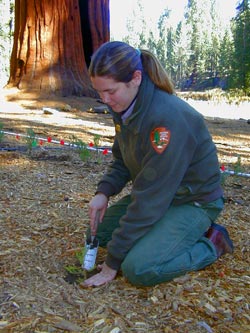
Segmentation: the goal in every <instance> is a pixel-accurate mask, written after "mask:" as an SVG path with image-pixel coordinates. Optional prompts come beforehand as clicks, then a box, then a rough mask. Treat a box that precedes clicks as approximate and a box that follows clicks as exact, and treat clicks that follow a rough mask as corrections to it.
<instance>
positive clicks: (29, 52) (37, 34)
mask: <svg viewBox="0 0 250 333" xmlns="http://www.w3.org/2000/svg"><path fill="white" fill-rule="evenodd" d="M79 1H80V3H81V1H83V0H79ZM83 2H84V3H85V4H86V6H85V7H82V8H81V12H82V13H84V12H85V13H86V12H87V16H86V15H85V16H83V15H82V16H80V10H79V3H78V0H35V1H29V0H16V1H15V34H14V44H13V49H12V55H11V61H10V78H9V82H8V85H9V86H16V87H18V88H19V89H23V90H30V91H34V90H36V91H37V92H38V93H39V94H42V93H47V94H48V93H54V94H57V95H62V96H69V95H78V96H83V95H85V96H92V97H94V96H95V92H94V91H93V89H92V88H91V84H90V79H89V76H88V72H87V64H86V60H85V53H84V47H85V45H84V43H85V42H86V49H88V50H90V51H89V52H93V51H94V50H95V49H96V48H97V47H99V46H100V45H101V44H102V43H103V42H106V41H107V40H108V39H109V0H97V1H93V0H84V1H83ZM93 3H95V6H94V7H93ZM90 4H91V5H90ZM91 11H93V12H91ZM96 13H97V15H96ZM84 17H85V18H86V17H88V18H89V19H88V20H86V22H84ZM81 18H82V22H81ZM93 19H95V20H96V21H95V22H93ZM85 23H86V25H85ZM94 26H96V28H95V29H93V27H94ZM83 29H86V31H89V33H90V36H89V38H86V40H83V38H82V37H83V36H86V35H87V34H84V31H83ZM92 35H93V38H92ZM96 36H98V37H96ZM98 41H99V42H98ZM89 44H91V45H89Z"/></svg>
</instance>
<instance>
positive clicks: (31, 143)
mask: <svg viewBox="0 0 250 333" xmlns="http://www.w3.org/2000/svg"><path fill="white" fill-rule="evenodd" d="M26 144H27V146H28V153H29V154H31V150H32V148H33V147H36V145H37V142H36V135H35V132H34V131H33V129H32V128H28V129H27V136H26Z"/></svg>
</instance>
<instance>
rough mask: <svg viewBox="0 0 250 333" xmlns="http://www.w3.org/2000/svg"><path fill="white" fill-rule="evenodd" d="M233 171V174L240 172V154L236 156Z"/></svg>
mask: <svg viewBox="0 0 250 333" xmlns="http://www.w3.org/2000/svg"><path fill="white" fill-rule="evenodd" d="M234 172H235V174H237V173H240V172H242V165H241V157H240V155H238V156H237V161H236V162H235V163H234Z"/></svg>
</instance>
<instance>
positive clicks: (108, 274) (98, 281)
mask: <svg viewBox="0 0 250 333" xmlns="http://www.w3.org/2000/svg"><path fill="white" fill-rule="evenodd" d="M98 268H99V269H101V271H100V273H98V274H96V275H93V276H91V277H90V278H89V279H87V280H85V281H84V282H83V283H82V285H83V287H98V286H101V285H103V284H105V283H107V282H110V281H112V280H114V278H115V277H116V274H117V271H116V270H114V269H112V268H110V267H109V266H107V265H106V264H105V262H104V263H103V264H102V265H99V266H98Z"/></svg>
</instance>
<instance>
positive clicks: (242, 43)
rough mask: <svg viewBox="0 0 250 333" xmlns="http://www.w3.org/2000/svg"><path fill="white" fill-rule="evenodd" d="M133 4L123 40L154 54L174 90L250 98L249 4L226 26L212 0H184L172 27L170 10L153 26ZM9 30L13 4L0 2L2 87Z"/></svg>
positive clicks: (242, 5) (242, 3)
mask: <svg viewBox="0 0 250 333" xmlns="http://www.w3.org/2000/svg"><path fill="white" fill-rule="evenodd" d="M137 6H138V10H137V11H136V13H134V15H133V16H132V17H130V18H128V20H127V31H128V33H127V36H125V37H124V38H123V39H124V40H125V41H127V42H129V43H131V44H132V45H134V46H137V47H141V48H148V49H150V50H151V51H153V52H154V53H155V54H156V55H157V56H158V57H159V59H160V60H161V62H162V63H163V65H164V66H165V67H166V69H167V70H168V73H169V74H170V75H171V78H172V80H173V81H174V82H175V85H176V87H177V88H178V89H180V90H205V89H208V88H214V87H219V88H222V89H224V90H225V89H236V88H237V89H241V90H243V92H244V94H247V95H249V94H250V1H249V0H240V1H239V2H238V5H237V8H236V15H235V17H233V18H232V20H231V22H230V25H227V26H226V27H225V26H223V24H222V22H221V18H220V17H219V16H218V13H217V9H216V8H217V0H208V1H198V0H187V6H186V8H185V16H184V19H183V20H182V21H180V22H179V23H178V24H177V26H173V25H171V24H170V16H171V12H170V10H169V9H168V8H167V7H166V9H165V10H164V11H163V12H162V14H161V15H160V17H159V19H158V24H157V26H156V27H152V28H151V27H149V26H148V24H147V23H148V22H147V20H146V18H145V17H144V15H143V4H142V2H141V0H137ZM111 15H112V13H111ZM138 22H139V23H138ZM13 29H14V0H0V37H1V39H0V60H1V61H0V84H1V86H3V85H4V84H6V82H7V81H8V75H9V59H10V54H11V48H12V37H13V32H14V31H13ZM111 38H112V31H111Z"/></svg>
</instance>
